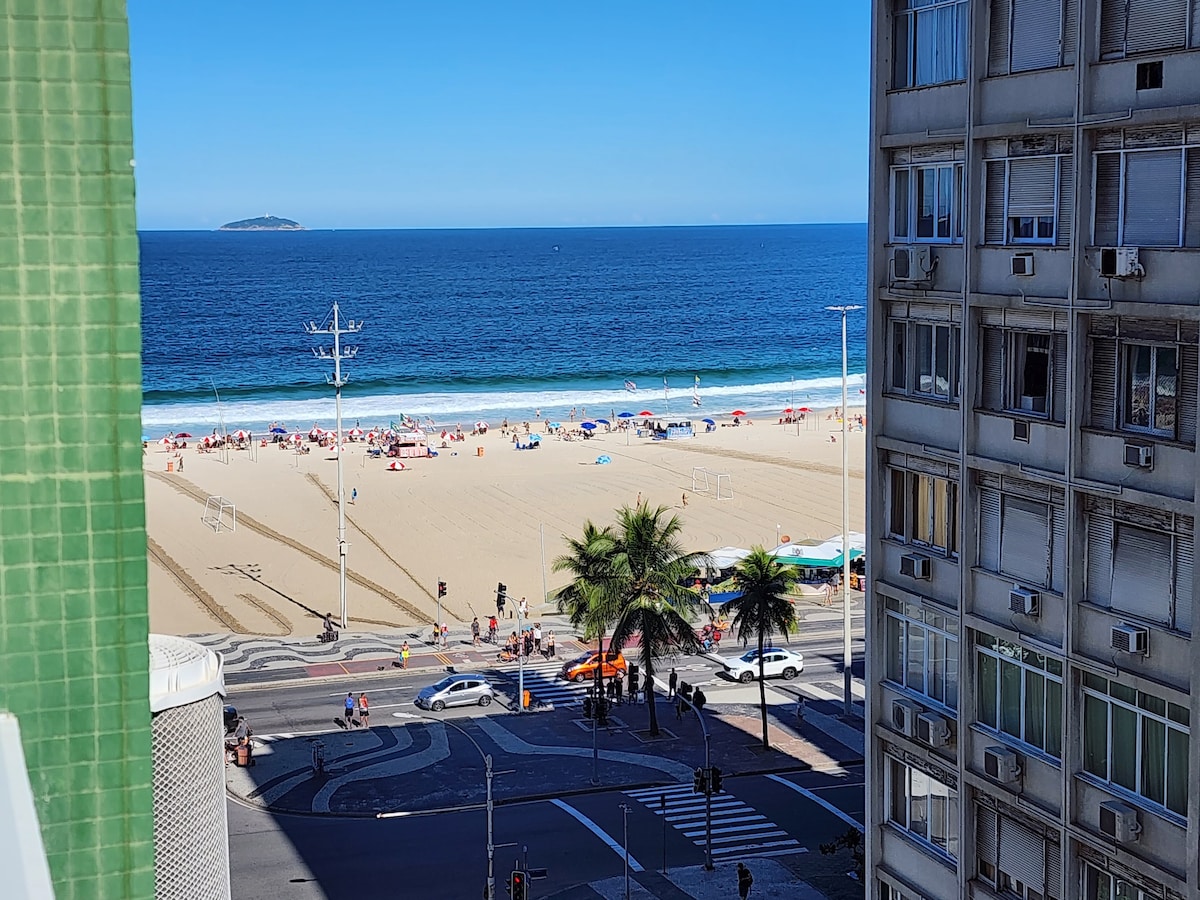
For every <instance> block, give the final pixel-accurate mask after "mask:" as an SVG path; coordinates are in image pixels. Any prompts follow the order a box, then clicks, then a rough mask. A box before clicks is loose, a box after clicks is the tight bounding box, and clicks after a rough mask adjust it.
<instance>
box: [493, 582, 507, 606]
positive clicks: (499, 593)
mask: <svg viewBox="0 0 1200 900" xmlns="http://www.w3.org/2000/svg"><path fill="white" fill-rule="evenodd" d="M507 593H508V586H507V585H505V583H504V582H503V581H501V582H499V583H497V585H496V602H497V603H503V602H504V601H505V600H507V599H508V598H507V597H506V596H505V594H507Z"/></svg>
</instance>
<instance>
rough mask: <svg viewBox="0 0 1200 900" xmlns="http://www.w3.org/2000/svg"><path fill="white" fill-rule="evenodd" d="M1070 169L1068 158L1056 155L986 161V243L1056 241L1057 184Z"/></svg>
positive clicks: (984, 228) (1058, 200) (984, 227)
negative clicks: (1061, 170)
mask: <svg viewBox="0 0 1200 900" xmlns="http://www.w3.org/2000/svg"><path fill="white" fill-rule="evenodd" d="M1060 159H1061V160H1062V163H1063V172H1062V174H1061V175H1060V169H1059V166H1060ZM1069 170H1070V160H1069V158H1063V157H1059V156H1029V157H1020V158H1016V159H993V160H988V162H987V168H986V170H985V171H986V179H987V183H986V187H985V195H984V226H983V230H984V240H985V241H986V242H987V243H989V244H999V243H1007V244H1053V243H1055V242H1056V241H1057V240H1058V238H1059V235H1058V233H1057V222H1058V215H1057V210H1058V208H1059V202H1060V198H1059V191H1058V185H1059V180H1060V177H1069V175H1068V172H1069Z"/></svg>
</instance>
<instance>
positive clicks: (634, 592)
mask: <svg viewBox="0 0 1200 900" xmlns="http://www.w3.org/2000/svg"><path fill="white" fill-rule="evenodd" d="M667 516H668V513H667V509H666V507H663V506H660V507H658V508H657V509H654V510H651V509H650V508H649V507H648V506H647V505H646V504H645V503H641V504H638V506H637V507H636V508H634V509H630V508H629V507H628V506H626V507H623V508H621V509H619V510H617V523H616V527H615V528H614V530H613V544H612V554H611V557H610V559H609V566H608V573H607V576H606V580H607V582H608V588H607V593H608V595H609V602H611V603H612V604H613V605H614V607H615V611H616V624H615V625H614V626H613V631H612V640H611V641H609V647H610V649H616V650H620V649H621V648H622V647H624V646H625V644H626V643H627V642H628V641H629V640H630V638H632V637H633V636H634V635H635V634H638V635H640V638H641V643H640V646H639V648H638V662H639V664H640V665H641V668H642V671H643V672H644V673H645V679H646V681H645V683H646V703H647V705H648V706H649V710H650V735H651V736H652V737H657V736H658V734H659V729H658V711H657V709H656V707H655V703H654V663H655V661H656V660H658V659H661V658H663V657H665V656H670V655H673V654H675V653H677V652H680V651H683V652H695V651H696V650H697V649H698V648H699V641H698V640H697V639H696V632H695V630H694V629H693V628H692V623H691V614H692V612H693V611H694V610H695V607H696V604H697V597H696V593H695V591H693V590H692V589H691V588H689V587H685V586H684V582H686V581H687V580H688V579H689V578H691V577H692V576H693V575H694V574H695V571H696V569H697V568H699V566H700V565H701V563H702V562H703V561H704V555H703V554H700V553H685V552H684V550H683V545H682V543H681V541H680V532H681V530H682V528H683V526H682V523H681V522H680V521H679V518H678V516H670V517H669V518H668V517H667Z"/></svg>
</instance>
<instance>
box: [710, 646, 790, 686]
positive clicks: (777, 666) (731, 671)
mask: <svg viewBox="0 0 1200 900" xmlns="http://www.w3.org/2000/svg"><path fill="white" fill-rule="evenodd" d="M721 665H722V666H724V668H725V674H726V675H728V676H729V677H730V678H733V679H734V680H735V681H740V682H742V683H744V684H748V683H749V682H751V681H753V680H754V679H755V678H757V677H758V649H757V648H755V649H753V650H747V651H746V652H745V653H743V654H742V655H741V656H739V657H737V659H723V660H721ZM803 671H804V654H803V653H796V652H795V651H793V650H785V649H783V648H782V647H766V648H764V649H763V674H764V675H765V676H766V677H767V678H774V677H782V678H795V677H796V676H797V675H798V674H799V673H801V672H803Z"/></svg>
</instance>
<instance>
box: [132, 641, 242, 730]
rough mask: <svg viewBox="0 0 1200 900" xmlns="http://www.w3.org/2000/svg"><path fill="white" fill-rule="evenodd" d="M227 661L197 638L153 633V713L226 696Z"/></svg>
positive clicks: (151, 703)
mask: <svg viewBox="0 0 1200 900" xmlns="http://www.w3.org/2000/svg"><path fill="white" fill-rule="evenodd" d="M224 668H225V665H224V661H223V660H222V659H221V657H220V655H219V654H217V653H214V652H213V651H211V650H209V649H208V648H207V647H202V646H200V645H199V644H197V643H196V642H195V641H189V640H187V639H186V638H181V637H175V636H173V635H169V634H152V635H150V712H152V713H156V712H162V711H163V710H164V709H173V708H175V707H177V706H185V705H187V704H188V703H195V702H196V701H197V700H204V699H206V698H208V697H211V696H212V695H213V694H220V695H221V696H225V674H224Z"/></svg>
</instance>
